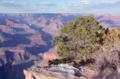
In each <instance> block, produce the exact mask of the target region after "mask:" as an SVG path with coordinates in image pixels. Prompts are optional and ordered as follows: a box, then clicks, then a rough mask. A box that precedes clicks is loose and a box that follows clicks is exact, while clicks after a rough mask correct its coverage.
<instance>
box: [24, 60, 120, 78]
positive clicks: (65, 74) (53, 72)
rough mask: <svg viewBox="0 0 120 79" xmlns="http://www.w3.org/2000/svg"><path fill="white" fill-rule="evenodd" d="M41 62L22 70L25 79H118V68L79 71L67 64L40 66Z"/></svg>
mask: <svg viewBox="0 0 120 79" xmlns="http://www.w3.org/2000/svg"><path fill="white" fill-rule="evenodd" d="M42 64H43V62H42V61H39V62H38V63H37V64H35V65H33V66H32V67H31V68H28V69H26V70H24V75H25V79H120V68H117V69H116V70H114V69H112V68H105V69H103V70H100V69H98V68H96V67H95V66H81V67H80V68H79V69H78V68H75V67H73V66H71V65H68V64H58V65H50V66H45V67H43V66H41V65H42Z"/></svg>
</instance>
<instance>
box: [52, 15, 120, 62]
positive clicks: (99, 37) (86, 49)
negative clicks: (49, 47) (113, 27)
mask: <svg viewBox="0 0 120 79" xmlns="http://www.w3.org/2000/svg"><path fill="white" fill-rule="evenodd" d="M61 31H62V34H61V35H60V36H58V37H55V38H54V39H53V44H54V45H57V48H58V54H59V55H60V56H61V57H67V56H74V57H75V59H76V60H81V59H87V58H91V57H92V55H93V54H94V53H95V52H96V51H97V50H99V48H100V47H101V46H102V45H103V43H104V42H110V41H112V40H113V39H114V37H116V38H117V37H119V38H120V34H116V33H109V30H108V29H107V30H106V29H104V28H103V27H102V26H101V25H100V24H99V22H98V21H97V20H95V19H94V18H93V17H92V16H85V17H78V18H77V19H76V20H75V21H73V22H70V23H69V24H67V25H65V27H63V28H62V29H61Z"/></svg>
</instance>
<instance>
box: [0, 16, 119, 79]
mask: <svg viewBox="0 0 120 79" xmlns="http://www.w3.org/2000/svg"><path fill="white" fill-rule="evenodd" d="M78 16H84V15H82V14H0V79H25V77H26V75H24V74H28V75H29V72H30V76H31V74H32V73H33V72H34V71H33V72H31V71H30V70H28V71H27V69H28V68H31V67H32V66H34V61H38V60H44V63H43V65H47V63H46V62H47V61H48V60H52V59H56V58H57V57H58V56H57V54H56V48H55V47H53V45H52V42H51V41H52V38H53V37H55V36H57V35H59V34H60V29H61V28H62V27H63V26H64V25H65V24H67V23H69V22H71V21H72V20H74V19H75V18H76V17H78ZM94 17H95V18H96V19H97V20H98V21H99V22H100V23H101V24H102V25H104V26H105V27H111V28H116V27H120V24H119V23H120V16H113V15H94ZM63 66H64V65H63ZM65 66H66V65H65ZM58 67H59V66H58ZM67 67H68V68H69V67H71V66H67ZM35 68H37V67H35ZM53 68H55V67H54V66H53ZM48 69H49V68H48ZM41 70H42V71H43V70H44V69H42V68H41ZM23 72H24V73H23ZM45 72H48V73H49V74H50V73H51V71H50V72H49V71H48V70H46V71H45ZM93 72H94V71H93ZM40 73H41V72H40ZM90 73H91V72H90ZM49 74H48V75H49ZM70 74H71V73H70ZM14 75H15V76H14ZM38 76H39V75H38ZM41 76H43V77H45V75H44V74H43V75H42V74H41ZM50 76H51V75H50ZM58 76H59V75H58ZM28 77H29V76H28ZM26 79H30V78H26ZM33 79H37V78H33ZM38 79H39V78H38ZM43 79H47V78H46V77H45V78H43ZM48 79H52V76H51V78H48ZM53 79H54V78H53ZM55 79H58V78H55ZM60 79H62V78H60ZM63 79H64V77H63ZM89 79H90V78H89Z"/></svg>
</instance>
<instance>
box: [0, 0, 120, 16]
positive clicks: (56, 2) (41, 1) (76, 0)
mask: <svg viewBox="0 0 120 79" xmlns="http://www.w3.org/2000/svg"><path fill="white" fill-rule="evenodd" d="M0 13H87V14H88V13H97V14H105V13H109V14H119V13H120V0H0Z"/></svg>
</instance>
